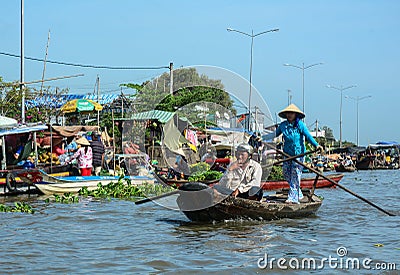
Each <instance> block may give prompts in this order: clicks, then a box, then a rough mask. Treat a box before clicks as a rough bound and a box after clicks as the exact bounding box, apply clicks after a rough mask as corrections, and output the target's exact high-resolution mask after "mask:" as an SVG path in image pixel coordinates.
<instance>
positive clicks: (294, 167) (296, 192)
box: [282, 158, 303, 203]
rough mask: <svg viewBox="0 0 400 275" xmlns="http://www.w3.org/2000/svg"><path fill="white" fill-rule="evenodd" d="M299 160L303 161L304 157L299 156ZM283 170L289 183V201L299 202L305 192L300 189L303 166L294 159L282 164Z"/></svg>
mask: <svg viewBox="0 0 400 275" xmlns="http://www.w3.org/2000/svg"><path fill="white" fill-rule="evenodd" d="M297 160H298V161H301V162H303V158H298V159H297ZM282 170H283V177H284V178H285V180H286V181H287V182H288V183H289V194H288V201H289V202H294V203H298V202H299V199H302V198H303V193H302V192H301V189H300V181H301V173H302V171H303V166H301V165H300V164H297V163H296V162H294V161H285V162H284V163H283V165H282Z"/></svg>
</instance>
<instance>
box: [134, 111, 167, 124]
mask: <svg viewBox="0 0 400 275" xmlns="http://www.w3.org/2000/svg"><path fill="white" fill-rule="evenodd" d="M173 117H174V113H173V112H166V111H161V110H151V111H147V112H142V113H136V114H133V115H132V116H131V118H130V119H134V120H153V119H155V120H158V121H160V122H161V123H166V122H167V121H169V120H170V119H171V118H173Z"/></svg>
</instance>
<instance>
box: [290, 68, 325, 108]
mask: <svg viewBox="0 0 400 275" xmlns="http://www.w3.org/2000/svg"><path fill="white" fill-rule="evenodd" d="M323 64H324V63H315V64H311V65H308V66H305V67H304V62H303V64H302V66H301V67H300V66H297V65H292V64H287V63H285V64H283V66H289V67H293V68H297V69H300V70H302V72H303V112H304V113H305V107H304V70H307V69H308V68H311V67H314V66H317V65H323Z"/></svg>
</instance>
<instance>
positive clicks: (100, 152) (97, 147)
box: [90, 132, 105, 176]
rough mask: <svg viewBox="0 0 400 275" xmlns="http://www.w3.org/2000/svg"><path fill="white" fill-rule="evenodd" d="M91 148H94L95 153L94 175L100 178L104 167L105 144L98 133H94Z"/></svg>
mask: <svg viewBox="0 0 400 275" xmlns="http://www.w3.org/2000/svg"><path fill="white" fill-rule="evenodd" d="M90 146H91V147H92V152H93V173H94V174H95V175H96V176H99V175H100V172H101V168H102V167H103V161H104V153H105V149H104V144H103V142H102V141H101V139H100V138H99V135H98V134H97V133H96V132H92V141H91V142H90Z"/></svg>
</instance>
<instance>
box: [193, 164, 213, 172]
mask: <svg viewBox="0 0 400 275" xmlns="http://www.w3.org/2000/svg"><path fill="white" fill-rule="evenodd" d="M208 170H210V165H209V164H208V163H205V162H199V163H196V164H192V165H191V166H190V173H191V174H195V173H199V172H206V171H208Z"/></svg>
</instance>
